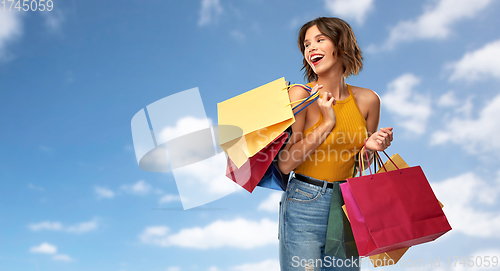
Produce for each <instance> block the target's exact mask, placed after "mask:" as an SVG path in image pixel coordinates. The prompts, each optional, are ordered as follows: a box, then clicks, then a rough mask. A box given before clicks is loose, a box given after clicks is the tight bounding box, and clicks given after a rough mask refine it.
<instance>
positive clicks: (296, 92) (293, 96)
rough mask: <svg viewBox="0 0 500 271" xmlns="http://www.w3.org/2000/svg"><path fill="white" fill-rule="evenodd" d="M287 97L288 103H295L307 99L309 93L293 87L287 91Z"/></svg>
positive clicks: (298, 87)
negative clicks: (288, 97)
mask: <svg viewBox="0 0 500 271" xmlns="http://www.w3.org/2000/svg"><path fill="white" fill-rule="evenodd" d="M288 96H290V102H295V101H297V100H300V99H304V98H307V97H309V92H308V91H307V90H305V89H303V88H302V87H300V86H294V87H291V88H290V89H289V90H288Z"/></svg>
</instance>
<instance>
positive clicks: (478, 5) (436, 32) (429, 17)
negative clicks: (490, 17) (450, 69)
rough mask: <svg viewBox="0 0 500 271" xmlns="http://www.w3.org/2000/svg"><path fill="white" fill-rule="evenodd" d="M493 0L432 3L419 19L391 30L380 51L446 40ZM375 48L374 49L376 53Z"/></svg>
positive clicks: (452, 0) (403, 22)
mask: <svg viewBox="0 0 500 271" xmlns="http://www.w3.org/2000/svg"><path fill="white" fill-rule="evenodd" d="M492 2H493V1H491V0H461V1H456V0H439V1H432V3H434V4H431V5H427V6H426V7H425V11H424V13H423V14H421V15H420V16H419V17H418V18H416V19H413V20H408V21H402V22H399V23H398V24H397V25H396V26H395V27H393V28H392V29H391V32H390V34H389V37H388V39H387V40H386V41H385V43H384V44H383V45H382V46H381V48H380V49H386V50H390V49H393V48H394V47H395V46H396V45H397V44H399V43H401V42H409V41H413V40H423V39H445V38H447V37H448V36H449V35H450V33H451V32H452V30H451V27H452V26H453V25H454V24H456V23H458V22H460V21H461V20H463V19H468V18H474V17H475V16H478V15H480V14H481V13H480V12H481V11H483V10H484V9H485V8H486V7H487V6H488V5H489V4H490V3H492ZM374 49H376V48H375V47H372V50H373V51H374Z"/></svg>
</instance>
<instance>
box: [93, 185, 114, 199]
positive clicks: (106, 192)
mask: <svg viewBox="0 0 500 271" xmlns="http://www.w3.org/2000/svg"><path fill="white" fill-rule="evenodd" d="M94 193H95V194H96V196H97V198H98V199H112V198H114V197H115V193H114V192H113V191H112V190H110V189H108V188H105V187H101V186H95V187H94Z"/></svg>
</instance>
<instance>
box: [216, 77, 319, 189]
mask: <svg viewBox="0 0 500 271" xmlns="http://www.w3.org/2000/svg"><path fill="white" fill-rule="evenodd" d="M293 86H300V87H302V88H303V89H305V90H306V91H308V92H311V88H310V87H308V86H305V85H302V84H293V85H289V86H286V87H285V88H283V89H282V91H283V90H288V89H290V88H291V87H293ZM284 93H287V92H286V91H284ZM318 97H319V93H317V92H316V93H312V94H310V95H309V96H308V97H307V98H304V99H301V100H298V101H295V102H293V103H288V104H286V106H285V107H287V108H289V107H290V106H291V105H293V104H296V105H295V106H293V107H291V108H289V110H290V111H291V112H292V115H296V114H298V113H299V112H300V111H302V110H303V109H304V108H306V107H307V106H309V105H310V104H311V103H313V102H314V101H315V100H317V99H318ZM299 108H300V109H299ZM295 109H299V110H297V111H296V112H295V113H293V110H295ZM260 132H262V130H261V131H259V133H258V134H260ZM291 134H292V128H291V126H288V127H287V128H286V130H285V131H284V132H283V133H282V134H280V135H279V136H278V137H277V138H276V139H274V140H273V141H272V142H270V143H269V144H268V145H267V146H265V147H264V148H263V149H261V150H260V151H259V152H257V153H256V154H255V155H253V156H251V157H250V158H246V156H245V158H244V159H247V160H246V162H245V163H243V164H242V165H241V166H238V164H237V163H236V162H234V161H233V158H232V157H231V156H230V155H229V153H230V152H228V166H227V172H226V173H227V174H226V176H227V177H229V178H230V179H232V180H233V181H235V182H236V183H238V184H240V185H241V186H242V187H243V188H244V189H246V190H247V191H249V192H252V191H253V189H254V188H255V186H256V185H258V186H261V187H265V188H270V189H276V190H283V191H284V190H285V189H286V186H287V183H288V175H287V174H283V173H281V171H280V170H279V168H278V156H277V154H278V153H279V152H280V151H282V150H283V149H284V147H285V146H286V144H287V143H288V139H289V138H290V137H291ZM254 139H255V137H254ZM258 143H259V144H260V143H261V142H258ZM231 148H232V147H231ZM233 154H234V153H233ZM240 154H241V152H240ZM237 157H239V156H237Z"/></svg>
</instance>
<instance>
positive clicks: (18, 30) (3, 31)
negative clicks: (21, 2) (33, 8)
mask: <svg viewBox="0 0 500 271" xmlns="http://www.w3.org/2000/svg"><path fill="white" fill-rule="evenodd" d="M22 16H23V12H18V11H17V10H16V11H8V10H4V9H3V8H2V9H0V61H2V60H9V59H10V57H11V56H9V54H8V52H7V45H8V44H9V43H11V42H13V41H15V40H16V39H18V38H20V37H21V36H22V34H23V29H22V28H23V24H22V20H21V18H22Z"/></svg>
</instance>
